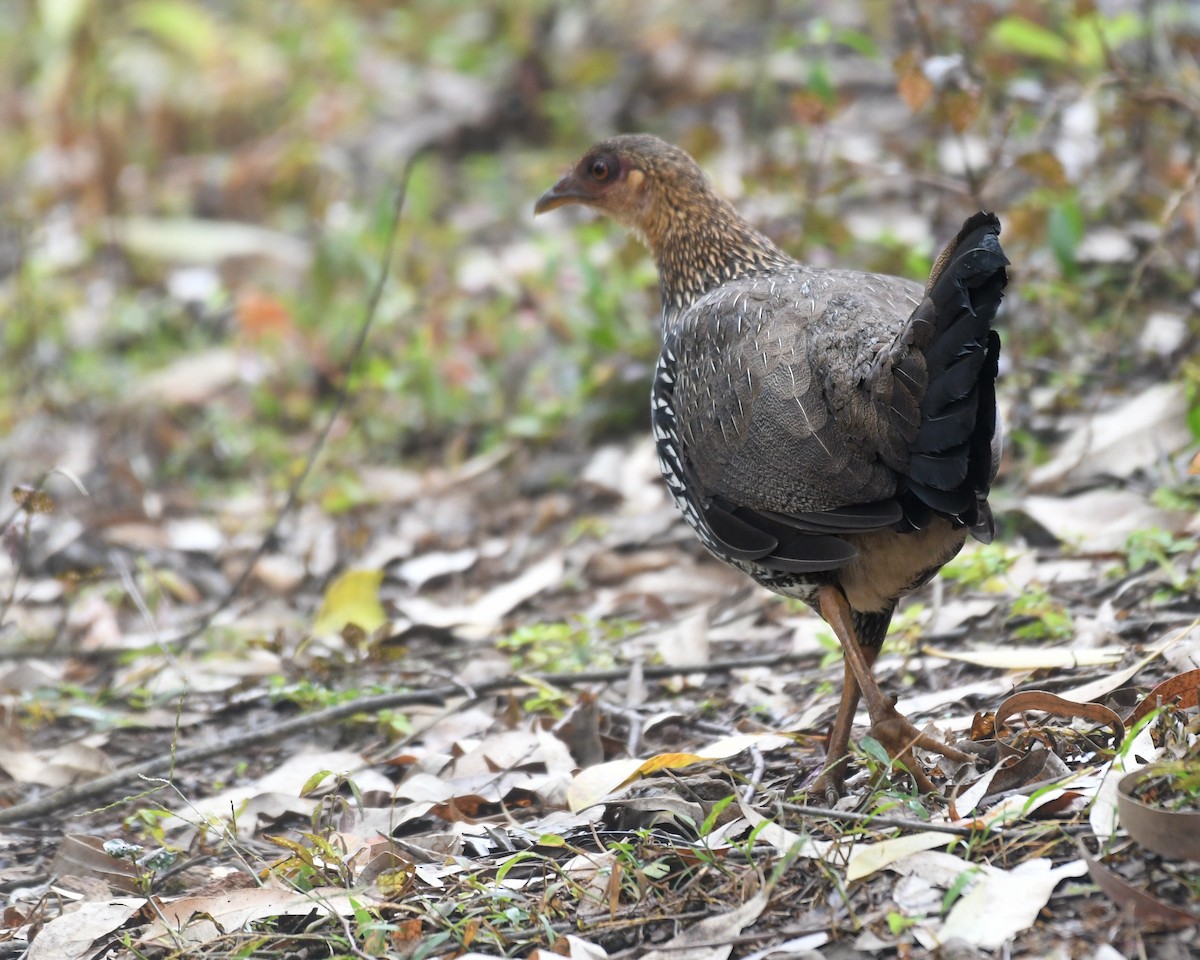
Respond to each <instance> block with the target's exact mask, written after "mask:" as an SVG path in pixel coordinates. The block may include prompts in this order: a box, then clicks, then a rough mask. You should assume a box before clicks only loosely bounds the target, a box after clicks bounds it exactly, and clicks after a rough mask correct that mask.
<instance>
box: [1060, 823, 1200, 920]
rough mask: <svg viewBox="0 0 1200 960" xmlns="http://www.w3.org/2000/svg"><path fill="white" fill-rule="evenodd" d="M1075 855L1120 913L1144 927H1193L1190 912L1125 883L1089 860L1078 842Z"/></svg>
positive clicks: (1100, 864) (1192, 918)
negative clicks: (1081, 860) (1126, 911)
mask: <svg viewBox="0 0 1200 960" xmlns="http://www.w3.org/2000/svg"><path fill="white" fill-rule="evenodd" d="M1079 852H1080V854H1081V855H1082V856H1083V859H1084V862H1086V863H1087V866H1088V872H1089V873H1090V874H1091V875H1092V879H1093V880H1095V881H1096V885H1097V886H1099V887H1100V889H1101V890H1103V891H1104V892H1105V893H1106V894H1107V895H1108V898H1109V899H1110V900H1112V902H1113V903H1115V904H1116V905H1117V906H1119V907H1120V908H1121V909H1122V910H1129V911H1130V912H1131V913H1132V914H1133V916H1134V919H1136V920H1139V921H1141V922H1142V923H1144V924H1146V925H1147V926H1155V927H1160V928H1163V927H1165V928H1167V929H1186V928H1188V927H1193V926H1195V925H1196V922H1197V918H1196V917H1193V916H1192V915H1191V914H1190V913H1188V912H1186V911H1184V910H1180V909H1178V908H1177V907H1173V906H1171V905H1170V904H1169V903H1163V902H1162V901H1161V900H1159V899H1158V898H1157V897H1154V896H1151V895H1150V894H1148V893H1147V892H1146V891H1145V890H1140V889H1138V888H1137V887H1135V886H1134V885H1133V884H1131V883H1130V882H1129V881H1128V880H1126V879H1124V878H1123V877H1120V876H1118V875H1117V874H1115V873H1113V871H1111V870H1110V869H1109V868H1108V867H1106V866H1105V865H1104V864H1103V863H1102V862H1101V861H1100V860H1097V859H1095V858H1093V857H1092V856H1091V855H1090V854H1089V853H1088V852H1087V848H1086V847H1084V845H1083V844H1082V843H1081V844H1080V845H1079Z"/></svg>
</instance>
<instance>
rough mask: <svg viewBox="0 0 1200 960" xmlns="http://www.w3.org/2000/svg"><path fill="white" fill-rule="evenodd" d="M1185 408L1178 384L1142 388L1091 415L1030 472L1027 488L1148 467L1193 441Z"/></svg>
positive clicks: (1184, 392)
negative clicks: (1058, 447)
mask: <svg viewBox="0 0 1200 960" xmlns="http://www.w3.org/2000/svg"><path fill="white" fill-rule="evenodd" d="M1187 407H1188V399H1187V390H1186V388H1185V386H1184V385H1183V384H1182V383H1158V384H1155V385H1154V386H1152V387H1149V388H1147V389H1146V390H1143V391H1142V392H1141V393H1139V394H1137V395H1136V396H1133V397H1130V398H1128V399H1126V400H1125V401H1123V402H1122V403H1120V404H1119V405H1118V406H1116V407H1114V408H1112V409H1111V410H1106V411H1105V412H1104V413H1101V414H1097V415H1096V416H1094V417H1091V418H1089V419H1088V421H1087V422H1085V423H1084V424H1082V425H1081V426H1080V427H1079V428H1078V429H1077V430H1075V432H1074V433H1072V434H1071V435H1070V436H1069V437H1068V438H1067V439H1066V440H1065V441H1064V442H1063V445H1062V447H1061V448H1060V449H1059V451H1058V453H1057V455H1056V456H1055V457H1053V458H1052V459H1051V460H1050V462H1049V463H1046V464H1043V465H1042V466H1040V467H1038V468H1037V469H1035V470H1034V471H1033V472H1032V473H1031V474H1030V478H1029V482H1030V486H1031V487H1032V488H1033V489H1035V490H1037V489H1046V488H1050V487H1054V486H1057V485H1059V484H1061V483H1063V482H1064V481H1071V482H1077V481H1080V480H1084V479H1087V478H1089V477H1096V476H1101V475H1109V476H1116V477H1128V476H1130V475H1131V474H1133V473H1135V472H1136V471H1138V470H1140V469H1143V468H1145V467H1149V466H1151V465H1152V464H1154V463H1156V462H1158V460H1159V459H1160V458H1162V457H1163V456H1165V455H1167V454H1169V453H1172V452H1173V451H1175V450H1179V449H1182V448H1183V447H1185V446H1187V445H1188V444H1189V443H1191V440H1192V435H1191V430H1190V429H1189V428H1188V425H1187Z"/></svg>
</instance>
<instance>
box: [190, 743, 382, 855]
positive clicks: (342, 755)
mask: <svg viewBox="0 0 1200 960" xmlns="http://www.w3.org/2000/svg"><path fill="white" fill-rule="evenodd" d="M363 766H364V764H363V759H362V757H361V756H360V755H359V754H357V753H353V752H351V751H348V750H330V751H326V752H324V753H321V752H316V751H314V752H312V753H298V754H295V755H293V756H292V757H290V758H289V759H287V760H286V761H284V762H283V763H282V764H281V765H280V766H278V767H276V768H275V769H274V770H272V771H270V772H269V773H267V774H265V775H263V776H261V777H259V778H258V780H256V781H254V782H253V783H246V784H239V785H238V786H236V787H230V788H229V789H227V790H222V791H221V792H220V793H217V794H214V795H213V796H211V797H205V798H203V799H200V800H194V801H191V802H189V803H188V805H187V806H185V807H179V808H177V809H175V810H174V811H172V812H173V813H174V814H175V816H176V817H178V818H179V819H180V820H181V821H184V822H185V823H186V822H193V821H195V820H196V819H200V820H202V821H203V820H209V819H212V820H216V821H224V820H226V819H228V818H229V817H231V816H238V832H239V834H240V835H243V836H249V835H252V834H253V832H254V830H255V829H256V827H257V818H256V817H253V816H251V817H247V818H242V817H241V816H240V815H239V814H240V811H241V810H243V809H245V807H246V805H247V804H249V803H250V802H251V801H252V800H254V798H256V797H258V796H262V795H273V794H278V795H279V796H280V797H281V798H282V799H283V802H285V803H286V804H287V805H288V808H289V809H293V808H294V809H295V810H296V811H297V812H301V813H302V814H303V813H304V812H305V811H307V812H311V810H312V807H313V805H314V804H315V803H316V802H317V801H316V800H313V799H310V798H301V797H300V791H301V789H302V788H303V787H304V785H305V784H306V783H307V782H308V781H309V779H310V778H311V777H312V776H313V775H314V774H316V773H318V772H320V771H322V770H329V771H332V772H333V773H346V774H349V775H351V776H352V777H355V779H357V777H356V774H357V772H358V771H360V770H361V769H362V767H363ZM324 786H326V787H328V786H330V781H329V780H326V782H325V784H324ZM179 825H182V824H179Z"/></svg>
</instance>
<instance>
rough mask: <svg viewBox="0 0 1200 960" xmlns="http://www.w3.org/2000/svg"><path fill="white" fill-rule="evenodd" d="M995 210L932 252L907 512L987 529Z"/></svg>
mask: <svg viewBox="0 0 1200 960" xmlns="http://www.w3.org/2000/svg"><path fill="white" fill-rule="evenodd" d="M999 234H1000V221H999V220H998V219H997V218H996V216H995V215H994V214H990V213H977V214H975V215H974V216H972V217H970V218H969V219H968V220H967V221H966V223H965V224H963V228H962V230H960V231H959V234H958V236H957V237H956V238H955V239H954V241H953V242H951V243H950V244H949V245H948V246H947V247H946V249H945V251H943V253H942V255H941V256H940V257H939V258H938V262H937V264H936V265H935V267H934V270H933V274H932V276H931V278H930V281H929V286H928V287H927V288H926V299H925V302H924V303H923V304H922V305H921V307H919V308H918V312H919V314H920V316H921V318H922V319H923V320H925V321H926V322H930V323H931V324H932V326H933V332H932V335H931V336H930V338H929V341H928V345H927V346H926V347H925V350H924V356H925V363H926V370H927V376H928V385H927V387H926V389H925V394H924V396H923V398H922V400H921V425H920V428H919V429H918V432H917V437H916V440H915V442H914V443H913V444H912V446H911V448H910V453H911V456H910V461H909V469H908V491H907V493H906V494H905V496H904V497H903V501H904V503H905V516H906V518H907V519H908V520H909V522H910V523H912V524H913V525H917V526H919V525H922V524H923V522H924V521H925V519H927V518H928V515H929V513H930V511H933V512H936V513H940V514H944V515H948V516H951V517H953V518H954V519H955V520H957V521H959V522H961V523H963V524H966V525H967V526H969V527H971V528H972V530H974V531H976V533H977V535H979V536H988V535H990V529H991V513H990V511H989V510H988V508H987V501H986V498H987V493H988V488H989V487H990V485H991V481H992V478H993V477H994V476H995V471H996V464H995V463H994V462H993V459H994V458H993V453H992V449H993V439H994V437H995V431H996V429H997V424H996V387H995V383H996V370H997V366H998V362H999V356H1000V337H999V335H998V334H997V333H996V331H995V330H993V329H992V321H993V320H994V319H995V316H996V310H997V308H998V307H999V305H1000V300H1001V299H1002V297H1003V291H1004V287H1005V284H1006V283H1007V282H1008V276H1007V273H1006V271H1005V266H1006V265H1007V264H1008V259H1007V258H1006V257H1005V256H1004V251H1003V250H1002V249H1001V247H1000V240H999Z"/></svg>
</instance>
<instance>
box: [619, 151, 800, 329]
mask: <svg viewBox="0 0 1200 960" xmlns="http://www.w3.org/2000/svg"><path fill="white" fill-rule="evenodd" d="M647 159H648V160H649V162H647V163H646V164H645V167H646V169H645V170H644V173H645V174H646V176H647V177H649V178H650V180H651V184H650V185H649V195H648V197H647V203H646V208H645V209H644V210H643V211H641V216H640V217H639V220H638V222H637V223H636V224H633V226H635V227H636V229H637V230H638V232H639V233H640V234H641V235H642V238H643V240H645V242H646V245H647V246H649V248H650V249H651V251H652V252H653V254H654V260H655V263H656V264H657V266H658V277H659V287H660V290H661V292H662V303H663V317H664V320H665V322H666V324H667V325H668V326H669V325H670V324H671V322H672V321H673V320H674V319H675V318H676V317H677V316H678V315H679V314H680V313H681V312H682V311H684V310H686V309H687V307H689V306H690V305H691V304H693V303H694V302H695V301H696V300H698V299H699V298H700V297H701V296H703V295H704V294H705V293H707V292H708V291H709V290H712V289H713V288H714V287H718V286H720V285H721V284H723V283H727V282H729V281H730V280H735V279H737V278H738V277H744V276H747V275H749V274H753V273H761V272H764V271H768V270H771V269H775V268H779V267H784V266H787V265H789V264H792V263H794V261H793V260H792V258H791V257H789V256H788V255H787V254H785V253H784V252H783V251H782V250H780V249H779V248H778V247H776V246H775V244H773V243H772V242H771V241H770V240H768V239H767V238H766V237H765V236H763V235H762V234H761V233H759V232H758V231H757V230H756V229H754V227H752V226H751V225H750V224H749V223H747V222H746V220H744V219H743V218H742V216H741V214H739V213H738V212H737V210H735V209H734V207H733V205H732V204H730V203H729V202H728V201H727V200H725V199H723V198H722V197H720V196H718V195H717V193H716V192H715V191H714V190H713V188H712V184H711V183H710V182H709V180H708V178H707V177H706V176H705V175H704V173H703V171H702V170H701V169H700V168H699V167H698V166H697V165H696V163H695V161H693V160H692V158H691V157H689V156H688V155H687V154H686V153H684V152H683V151H682V150H677V149H675V148H669V149H668V150H665V151H661V152H658V153H657V154H651V155H650V157H648V158H647Z"/></svg>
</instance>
